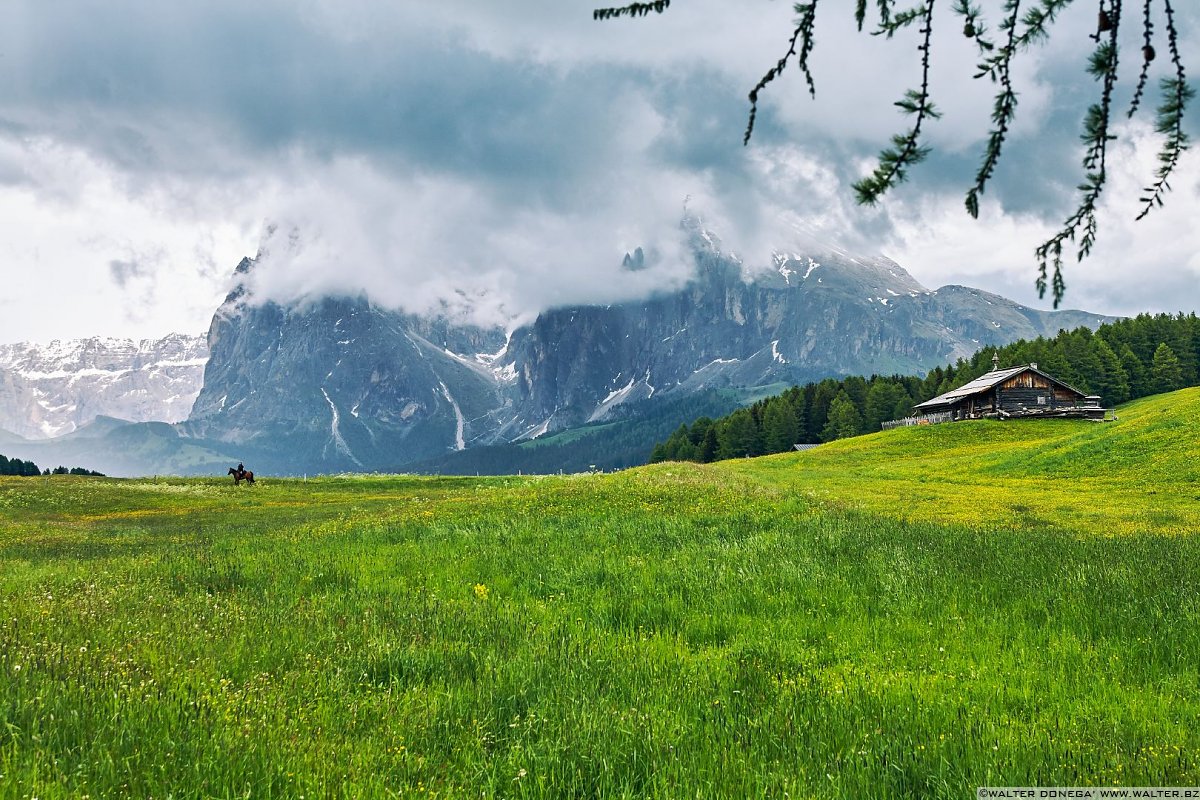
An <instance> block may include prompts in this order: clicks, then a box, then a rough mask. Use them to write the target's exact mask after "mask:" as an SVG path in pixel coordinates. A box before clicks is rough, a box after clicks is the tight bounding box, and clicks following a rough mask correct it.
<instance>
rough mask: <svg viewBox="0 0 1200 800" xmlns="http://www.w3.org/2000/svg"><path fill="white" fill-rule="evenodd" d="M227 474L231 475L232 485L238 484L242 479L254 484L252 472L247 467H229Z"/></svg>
mask: <svg viewBox="0 0 1200 800" xmlns="http://www.w3.org/2000/svg"><path fill="white" fill-rule="evenodd" d="M229 474H230V475H232V476H233V485H234V486H238V485H239V484H241V482H242V481H245V482H246V483H248V484H250V485H251V486H253V485H254V473H253V472H251V471H250V470H248V469H242V470H240V471H239V470H236V469H234V468H233V467H230V468H229Z"/></svg>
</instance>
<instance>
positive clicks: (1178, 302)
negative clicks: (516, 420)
mask: <svg viewBox="0 0 1200 800" xmlns="http://www.w3.org/2000/svg"><path fill="white" fill-rule="evenodd" d="M64 5H65V6H69V7H70V8H69V9H68V8H65V7H63V6H64ZM590 8H591V6H590V5H589V4H587V3H579V2H566V3H564V2H553V1H552V0H526V1H525V2H522V3H520V4H518V5H517V6H513V5H512V4H494V3H482V2H479V0H446V2H442V3H438V4H432V5H430V4H414V3H408V4H378V3H374V2H367V0H350V1H349V2H339V3H333V2H326V1H324V0H299V1H297V0H266V1H265V2H258V3H254V4H245V3H237V2H232V0H210V1H209V2H203V3H201V2H181V3H170V4H164V3H155V2H149V1H148V0H140V1H139V2H130V3H125V4H122V5H121V6H119V7H113V6H112V4H108V3H100V2H95V1H93V0H75V1H74V2H71V3H68V4H58V5H56V7H55V8H54V10H53V12H51V11H50V10H48V9H46V7H45V5H44V4H39V3H34V2H33V1H32V0H20V1H19V2H17V3H16V10H15V11H14V12H12V13H11V15H10V20H9V24H8V25H7V26H6V27H5V29H3V30H2V31H0V53H3V55H4V58H3V61H2V62H0V64H2V66H3V68H2V69H0V212H2V214H0V241H3V242H4V243H5V245H4V248H5V250H6V251H7V252H6V253H5V259H6V261H7V262H8V263H9V264H10V265H12V266H13V268H14V269H15V270H16V271H18V272H19V273H20V274H21V275H22V278H21V279H20V281H18V283H17V286H16V288H15V290H14V292H12V293H10V294H9V295H8V296H7V297H6V298H3V299H0V310H2V311H3V312H4V313H3V314H0V320H3V322H0V340H7V339H17V338H29V337H31V336H32V337H34V338H43V339H45V338H50V336H53V335H84V334H90V333H135V334H146V335H151V334H158V333H163V332H165V331H166V330H168V329H171V328H176V327H185V328H189V329H197V328H200V327H203V326H204V324H205V323H206V319H207V316H208V315H209V314H210V313H211V310H212V308H213V307H214V306H215V304H216V303H217V302H219V299H220V297H221V296H222V294H223V292H224V291H225V289H226V288H227V281H228V273H229V272H230V270H231V268H232V266H233V265H234V264H235V263H236V262H237V261H238V260H239V259H240V257H241V256H242V255H247V254H251V255H252V254H254V253H255V252H256V251H258V249H259V248H260V247H262V248H263V255H264V258H263V265H262V268H261V269H259V270H257V271H256V275H255V286H254V287H253V288H254V290H255V293H256V296H257V297H259V298H260V299H278V300H284V301H289V302H291V301H297V300H301V299H303V298H305V297H313V296H317V295H320V294H325V293H357V292H360V291H366V292H368V293H369V294H370V295H371V296H372V297H373V298H374V299H375V300H376V302H380V303H385V304H388V305H395V306H398V307H403V308H407V309H411V310H418V311H419V310H427V309H437V308H443V309H448V310H449V311H451V312H452V313H461V314H473V315H474V316H475V317H476V318H477V319H480V320H481V321H504V320H511V319H513V318H518V317H522V316H527V315H529V314H532V313H535V312H536V311H538V310H540V309H542V308H545V307H548V306H551V305H557V304H563V303H574V302H613V301H616V300H621V299H626V298H629V297H633V296H637V295H641V294H645V293H647V292H649V291H652V290H653V289H655V288H663V287H671V286H675V285H678V284H679V283H680V282H682V281H684V280H686V277H687V275H688V273H689V270H690V261H689V258H688V256H687V254H686V252H685V250H684V247H683V239H682V233H681V231H680V228H679V221H680V219H681V217H682V216H683V209H684V205H685V203H686V205H687V208H688V210H689V211H690V212H691V213H694V214H698V215H700V216H702V217H703V218H704V219H705V223H706V225H707V226H709V227H710V228H712V229H713V230H714V231H716V232H717V233H718V234H719V235H720V236H721V238H722V240H723V242H724V243H725V245H726V246H727V247H728V248H729V249H732V250H735V251H736V252H737V253H738V254H739V255H740V256H742V257H743V258H744V259H745V260H746V262H747V263H748V264H749V265H751V266H752V267H753V266H755V265H765V264H766V263H768V262H769V260H770V255H771V252H772V251H773V250H776V249H778V250H790V249H794V248H796V247H803V246H805V245H807V244H811V243H812V242H814V241H818V242H820V241H825V242H836V243H838V244H840V245H842V246H845V247H848V248H851V249H855V250H860V251H863V252H879V251H882V252H885V253H886V254H888V255H890V256H892V257H895V258H897V259H898V260H900V261H901V262H902V263H903V264H904V265H905V266H906V267H908V268H909V269H910V271H912V272H913V274H914V275H915V276H916V277H917V278H918V279H920V280H922V281H923V282H925V283H926V284H928V285H931V286H933V285H938V284H940V283H942V282H949V281H960V282H969V283H972V284H974V285H979V286H982V287H984V288H990V289H993V290H996V291H1001V292H1004V293H1007V294H1010V295H1012V296H1015V297H1017V298H1018V299H1021V300H1025V301H1029V300H1032V299H1034V298H1033V295H1032V292H1031V290H1030V286H1031V284H1032V280H1033V260H1032V250H1033V248H1034V247H1035V246H1036V245H1037V244H1038V243H1040V241H1041V240H1042V239H1043V238H1044V237H1045V236H1046V235H1047V234H1048V233H1049V232H1051V231H1052V230H1053V228H1054V226H1055V225H1056V224H1057V223H1058V221H1059V220H1060V219H1061V218H1063V217H1065V215H1066V214H1067V213H1068V212H1069V211H1070V209H1071V203H1072V201H1073V196H1072V194H1073V187H1074V185H1075V184H1076V183H1077V182H1078V180H1079V173H1080V167H1079V164H1078V159H1079V154H1078V152H1077V150H1076V143H1077V137H1076V135H1075V133H1074V131H1075V130H1076V129H1077V128H1078V125H1079V119H1080V116H1081V114H1082V111H1083V109H1084V108H1085V107H1086V104H1087V102H1089V101H1090V98H1091V97H1093V96H1094V94H1095V91H1096V87H1095V86H1094V85H1093V84H1092V83H1091V82H1090V81H1088V80H1087V79H1084V78H1081V72H1082V65H1083V62H1084V60H1085V59H1086V55H1087V52H1088V49H1089V47H1090V42H1089V41H1088V39H1087V37H1086V35H1085V34H1086V32H1087V26H1088V25H1089V24H1091V14H1092V12H1091V11H1089V10H1087V9H1082V8H1080V9H1072V10H1071V12H1070V13H1069V14H1068V15H1066V16H1064V18H1063V20H1062V21H1061V23H1060V30H1058V32H1057V35H1056V36H1055V38H1054V40H1053V42H1054V44H1053V46H1052V47H1050V48H1047V49H1042V50H1037V51H1033V52H1031V53H1030V54H1029V56H1030V58H1029V59H1028V60H1027V61H1026V62H1025V66H1022V67H1021V68H1020V69H1018V70H1017V71H1016V76H1015V77H1016V81H1017V86H1018V89H1019V90H1020V92H1021V99H1020V118H1019V120H1020V121H1019V123H1018V125H1017V127H1016V128H1015V129H1014V132H1013V138H1012V140H1011V142H1010V144H1009V145H1008V146H1007V148H1006V153H1005V161H1004V162H1003V164H1002V168H1001V170H1000V172H999V173H998V174H997V176H996V179H995V181H994V185H993V186H992V187H991V188H990V190H989V193H988V195H987V196H986V197H985V205H984V214H983V219H982V220H981V221H980V222H979V223H973V222H971V221H970V220H969V218H967V217H966V215H965V213H963V212H962V206H961V198H962V192H963V190H964V189H965V187H966V186H967V185H969V182H970V179H971V176H972V175H973V172H974V169H975V165H976V163H977V159H978V151H979V150H980V147H981V143H982V138H983V136H984V134H985V133H986V126H987V124H988V120H987V116H988V113H989V111H990V105H991V94H992V93H993V91H994V89H993V87H991V86H985V85H980V84H979V83H977V82H973V81H971V80H970V77H969V75H970V73H971V72H972V66H973V63H974V58H975V56H974V54H973V53H972V52H971V51H970V49H969V43H968V42H967V41H966V40H965V39H964V38H962V37H959V36H955V35H950V36H944V37H942V38H940V39H939V41H938V47H939V49H937V50H935V54H934V55H935V59H937V60H935V67H936V68H937V70H936V72H935V76H936V77H935V81H934V84H933V89H934V92H935V100H936V101H937V102H938V104H939V106H941V107H942V108H943V110H944V112H945V113H944V118H943V119H942V120H940V121H939V122H938V124H936V125H934V126H932V127H931V128H930V134H931V142H932V143H933V144H934V145H935V146H936V148H937V150H936V153H935V155H934V157H933V158H932V159H931V161H930V162H929V163H928V164H926V165H923V166H922V167H921V168H919V169H918V170H916V171H915V172H914V173H913V177H912V182H911V183H910V184H908V185H906V186H904V187H902V188H901V189H900V190H899V191H897V192H895V193H893V195H891V196H889V197H888V198H887V199H886V201H885V203H884V204H883V205H882V206H881V207H880V208H878V209H862V208H859V207H857V206H855V205H854V204H853V201H852V198H851V192H850V189H849V184H850V183H851V182H853V181H854V180H855V179H857V178H858V177H860V176H861V175H862V174H863V173H864V172H865V171H867V170H868V169H869V168H870V164H871V158H872V157H873V154H874V153H875V152H876V151H877V149H878V148H879V146H880V145H881V144H882V143H884V142H886V140H887V138H888V137H889V136H890V134H892V133H894V132H896V131H897V130H900V129H901V127H902V126H903V123H904V121H903V119H902V118H901V117H899V115H897V114H895V113H893V111H894V110H893V109H892V106H891V103H892V101H893V100H894V99H895V98H896V97H898V96H899V95H900V94H901V92H902V91H903V90H904V88H906V87H907V86H910V85H913V84H914V83H915V82H916V81H917V79H918V77H919V76H918V75H917V68H916V61H915V52H914V49H913V48H914V43H915V40H914V39H913V37H912V36H911V35H909V36H904V37H897V38H896V39H895V40H892V41H884V40H882V39H879V38H871V37H868V36H866V35H865V34H859V33H857V32H856V31H854V30H853V24H852V21H851V20H850V18H849V14H848V13H847V12H845V11H844V10H843V9H841V8H838V9H832V10H830V11H828V12H826V13H825V16H824V17H823V18H822V19H821V20H820V24H821V27H820V28H819V30H820V31H821V33H820V38H819V40H818V44H817V49H816V51H815V53H814V58H813V68H814V73H815V75H816V79H817V82H818V93H817V98H816V100H815V101H812V100H810V99H809V98H808V96H807V92H806V89H805V88H804V84H803V81H802V79H801V78H800V77H799V76H798V75H795V74H788V75H786V76H785V77H784V78H783V79H781V80H780V81H778V82H777V84H774V85H772V86H771V87H770V88H769V89H768V91H767V92H766V93H765V94H766V98H767V99H766V101H765V103H764V106H763V110H762V113H761V114H760V117H759V126H758V129H757V133H756V137H755V140H754V141H753V142H752V144H751V146H750V147H748V148H743V147H741V146H740V138H741V133H742V129H743V127H744V124H745V119H746V117H745V115H746V111H747V107H746V101H745V92H746V90H747V89H748V88H749V87H750V86H752V85H753V84H754V82H755V81H756V80H757V78H758V77H759V75H760V74H761V73H762V71H763V70H764V69H766V68H767V67H768V66H770V64H771V63H773V61H774V59H775V58H776V57H777V56H778V55H779V54H781V53H782V51H783V50H784V49H785V48H786V36H787V33H788V27H789V21H790V16H791V10H790V8H788V7H787V4H776V3H762V4H761V7H759V8H756V9H755V13H747V12H746V8H745V7H744V6H739V7H736V8H731V7H730V5H729V4H727V3H722V2H718V0H697V2H694V3H688V4H679V7H678V9H676V8H672V9H671V11H670V12H669V13H668V14H666V15H664V16H662V17H650V18H646V19H643V20H638V21H636V22H631V21H628V20H622V21H619V22H612V23H603V24H602V23H596V22H593V21H592V20H591V18H590ZM69 12H70V13H69ZM1182 17H1183V19H1182V20H1181V21H1182V23H1183V26H1184V30H1185V41H1184V46H1185V52H1186V53H1189V54H1191V53H1196V52H1197V51H1198V50H1200V48H1197V47H1196V46H1195V45H1196V43H1197V41H1200V39H1198V38H1197V35H1198V34H1200V12H1198V11H1196V10H1195V9H1191V8H1189V9H1187V10H1186V11H1185V12H1182ZM956 24H957V22H956V20H955V18H953V17H951V16H950V15H948V14H947V15H946V16H944V17H940V18H939V19H938V25H939V26H940V28H941V29H947V28H953V27H954V26H955V25H956ZM1160 27H1161V26H1160ZM1136 33H1137V32H1136V31H1130V32H1129V35H1130V43H1131V45H1133V46H1131V47H1130V49H1129V50H1128V51H1127V52H1129V53H1136V52H1137V50H1136V43H1137V41H1136V40H1137V37H1136ZM1127 60H1129V57H1128V56H1127ZM1193 60H1195V59H1193ZM1160 61H1161V62H1162V63H1163V64H1164V65H1165V62H1166V59H1160ZM1127 66H1128V69H1127V70H1126V72H1127V74H1128V76H1129V77H1130V78H1132V77H1133V74H1134V72H1135V71H1136V67H1137V65H1136V64H1132V63H1130V64H1128V65H1127ZM1195 67H1196V68H1197V69H1200V64H1196V65H1195ZM1122 102H1124V99H1122ZM1194 116H1195V115H1194ZM1125 133H1126V134H1127V135H1126V136H1125V138H1124V139H1123V140H1122V143H1121V145H1120V149H1119V151H1118V153H1117V154H1115V155H1114V158H1113V165H1114V169H1115V180H1114V184H1113V186H1112V188H1111V190H1110V192H1109V194H1108V195H1107V196H1106V204H1105V209H1104V216H1103V220H1102V225H1103V226H1104V227H1103V229H1102V232H1101V239H1100V244H1099V246H1098V248H1097V251H1096V253H1095V255H1094V256H1093V258H1092V259H1091V260H1089V261H1088V262H1085V264H1084V265H1083V266H1082V267H1074V268H1072V271H1071V272H1070V273H1069V275H1068V281H1069V285H1070V291H1071V294H1070V295H1069V296H1068V301H1069V304H1070V305H1073V306H1082V307H1088V308H1091V309H1093V310H1097V311H1109V312H1131V311H1136V310H1139V309H1143V308H1147V309H1178V308H1180V307H1183V308H1188V309H1192V308H1196V307H1198V306H1200V291H1198V290H1197V288H1196V285H1197V281H1196V280H1195V279H1196V277H1197V275H1196V273H1197V270H1198V266H1197V264H1196V253H1197V252H1200V240H1198V239H1197V234H1196V233H1195V232H1193V231H1192V230H1191V226H1190V225H1188V224H1186V222H1185V221H1187V220H1190V219H1193V218H1195V215H1196V214H1197V213H1198V212H1200V187H1198V186H1197V172H1198V171H1197V168H1196V163H1195V159H1194V158H1189V159H1188V160H1187V161H1185V163H1184V167H1183V171H1182V173H1181V175H1180V177H1179V179H1177V180H1176V181H1175V182H1174V186H1175V192H1174V193H1173V195H1172V196H1170V197H1169V198H1168V199H1169V205H1168V208H1167V209H1164V210H1162V211H1160V212H1157V213H1156V214H1155V215H1154V216H1152V217H1151V219H1150V220H1147V221H1145V222H1143V223H1140V224H1139V225H1136V226H1135V225H1133V224H1132V223H1131V219H1132V217H1133V215H1134V213H1135V199H1136V196H1137V194H1138V188H1139V187H1140V186H1141V185H1143V184H1144V183H1145V182H1146V179H1147V178H1148V176H1149V175H1150V174H1151V173H1152V171H1153V151H1154V148H1155V146H1156V143H1155V142H1154V141H1153V139H1152V137H1150V136H1149V134H1148V131H1147V129H1146V126H1145V124H1141V125H1138V124H1133V125H1131V126H1130V127H1128V128H1127V129H1126V130H1125ZM267 225H270V226H272V229H273V230H275V231H276V232H277V233H276V236H273V237H267V238H266V239H265V240H264V238H263V237H264V234H263V231H264V228H265V226H267ZM280 231H287V232H289V235H290V234H291V233H293V232H294V234H295V235H294V237H292V238H291V239H290V240H288V241H286V242H285V241H282V240H281V239H280V238H279V235H278V232H280ZM637 246H642V247H644V248H645V249H646V250H647V251H648V252H653V253H655V255H656V259H655V262H654V265H653V266H652V268H651V269H649V270H646V271H645V272H643V273H638V274H637V275H636V276H632V277H631V276H629V275H623V274H621V273H619V272H618V269H619V265H620V261H621V257H622V256H623V255H624V253H625V252H628V251H631V250H632V249H633V248H635V247H637ZM54 309H58V310H59V311H57V312H56V311H54Z"/></svg>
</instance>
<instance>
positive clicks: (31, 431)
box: [0, 334, 208, 439]
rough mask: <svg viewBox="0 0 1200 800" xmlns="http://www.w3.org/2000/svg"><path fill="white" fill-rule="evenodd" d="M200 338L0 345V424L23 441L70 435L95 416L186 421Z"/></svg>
mask: <svg viewBox="0 0 1200 800" xmlns="http://www.w3.org/2000/svg"><path fill="white" fill-rule="evenodd" d="M207 361H208V347H207V345H206V344H205V341H204V337H202V336H188V335H185V334H171V335H169V336H166V337H164V338H162V339H144V340H141V341H133V340H131V339H103V338H98V337H97V338H91V339H77V340H68V341H53V342H51V343H50V344H49V345H45V346H42V345H36V344H29V343H18V344H7V345H0V429H3V430H6V431H9V432H11V433H15V434H18V435H20V436H22V437H25V438H28V439H44V438H49V437H54V436H61V435H63V434H67V433H71V432H72V431H75V430H77V429H79V428H82V427H85V426H87V425H89V424H91V423H92V422H93V421H94V420H95V419H96V418H97V417H98V416H109V417H116V418H119V419H124V420H130V421H133V422H148V421H160V422H179V421H180V420H183V419H186V418H187V416H188V414H189V413H190V412H191V409H192V402H193V401H194V400H195V399H196V396H197V395H198V394H199V392H200V384H201V382H202V380H203V376H204V365H205V363H206V362H207Z"/></svg>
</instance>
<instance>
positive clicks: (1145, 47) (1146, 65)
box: [1125, 0, 1155, 118]
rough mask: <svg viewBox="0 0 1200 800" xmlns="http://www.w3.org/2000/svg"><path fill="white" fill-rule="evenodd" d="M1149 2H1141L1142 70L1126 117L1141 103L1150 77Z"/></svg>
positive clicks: (1152, 48)
mask: <svg viewBox="0 0 1200 800" xmlns="http://www.w3.org/2000/svg"><path fill="white" fill-rule="evenodd" d="M1150 2H1151V0H1143V2H1142V71H1141V72H1140V73H1138V82H1137V88H1136V89H1135V90H1134V92H1133V100H1132V101H1131V102H1130V103H1129V111H1128V113H1126V115H1125V116H1126V117H1129V118H1132V117H1133V115H1134V114H1135V113H1137V110H1138V106H1140V105H1141V103H1142V93H1143V92H1144V91H1146V80H1147V79H1148V78H1149V77H1150V62H1151V61H1153V60H1154V55H1155V54H1154V45H1153V44H1151V40H1152V39H1153V38H1154V23H1153V22H1152V21H1151V20H1150Z"/></svg>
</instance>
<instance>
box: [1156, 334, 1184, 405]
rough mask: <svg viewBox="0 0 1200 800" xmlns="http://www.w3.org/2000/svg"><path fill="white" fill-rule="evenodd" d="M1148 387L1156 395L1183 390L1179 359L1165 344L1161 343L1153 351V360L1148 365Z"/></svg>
mask: <svg viewBox="0 0 1200 800" xmlns="http://www.w3.org/2000/svg"><path fill="white" fill-rule="evenodd" d="M1150 385H1151V386H1152V387H1153V389H1154V391H1155V392H1158V393H1161V392H1173V391H1175V390H1176V389H1182V388H1183V385H1184V383H1183V370H1182V368H1181V367H1180V365H1179V358H1178V357H1176V355H1175V351H1174V350H1172V349H1171V348H1170V347H1169V346H1168V345H1167V343H1166V342H1163V343H1161V344H1160V345H1159V346H1158V349H1156V350H1155V351H1154V360H1153V361H1152V362H1151V365H1150Z"/></svg>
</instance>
